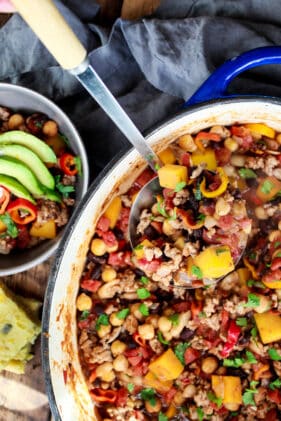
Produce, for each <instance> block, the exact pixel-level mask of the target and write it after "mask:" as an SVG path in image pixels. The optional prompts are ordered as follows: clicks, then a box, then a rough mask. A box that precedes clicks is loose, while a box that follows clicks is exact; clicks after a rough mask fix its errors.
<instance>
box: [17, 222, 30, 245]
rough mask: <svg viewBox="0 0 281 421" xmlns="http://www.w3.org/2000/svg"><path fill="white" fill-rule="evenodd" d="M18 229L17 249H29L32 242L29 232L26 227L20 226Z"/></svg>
mask: <svg viewBox="0 0 281 421" xmlns="http://www.w3.org/2000/svg"><path fill="white" fill-rule="evenodd" d="M17 228H18V236H17V239H16V242H17V247H18V248H20V249H25V248H27V246H28V244H29V242H30V234H29V231H28V229H27V228H26V226H25V225H19V226H18V227H17Z"/></svg>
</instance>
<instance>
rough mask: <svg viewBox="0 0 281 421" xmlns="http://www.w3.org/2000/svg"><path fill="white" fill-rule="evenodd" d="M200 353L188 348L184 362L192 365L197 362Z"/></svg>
mask: <svg viewBox="0 0 281 421" xmlns="http://www.w3.org/2000/svg"><path fill="white" fill-rule="evenodd" d="M200 355H201V354H200V351H198V350H197V349H194V348H187V349H186V351H185V353H184V362H185V364H190V363H192V362H193V361H195V360H197V358H199V357H200Z"/></svg>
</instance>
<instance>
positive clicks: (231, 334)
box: [221, 320, 241, 358]
mask: <svg viewBox="0 0 281 421" xmlns="http://www.w3.org/2000/svg"><path fill="white" fill-rule="evenodd" d="M240 334H241V328H240V327H239V326H237V324H236V323H235V320H230V323H229V327H228V332H227V341H226V343H225V344H224V346H223V349H222V351H221V356H222V357H224V358H225V357H228V355H229V354H230V352H231V351H232V349H233V348H234V346H235V345H236V344H237V342H238V338H239V336H240Z"/></svg>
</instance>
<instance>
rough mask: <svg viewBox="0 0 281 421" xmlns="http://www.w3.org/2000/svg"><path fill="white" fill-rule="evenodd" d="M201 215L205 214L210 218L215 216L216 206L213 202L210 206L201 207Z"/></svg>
mask: <svg viewBox="0 0 281 421" xmlns="http://www.w3.org/2000/svg"><path fill="white" fill-rule="evenodd" d="M200 213H203V214H204V215H208V216H213V215H214V213H215V204H214V203H213V202H211V203H210V204H208V205H201V206H200Z"/></svg>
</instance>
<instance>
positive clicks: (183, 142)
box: [178, 134, 197, 152]
mask: <svg viewBox="0 0 281 421" xmlns="http://www.w3.org/2000/svg"><path fill="white" fill-rule="evenodd" d="M178 145H179V146H180V148H182V149H183V150H184V151H186V152H194V151H196V149H197V146H196V145H195V142H194V140H193V138H192V136H191V135H190V134H184V135H183V136H180V138H179V140H178Z"/></svg>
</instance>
